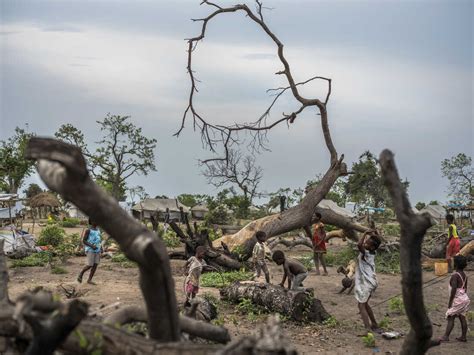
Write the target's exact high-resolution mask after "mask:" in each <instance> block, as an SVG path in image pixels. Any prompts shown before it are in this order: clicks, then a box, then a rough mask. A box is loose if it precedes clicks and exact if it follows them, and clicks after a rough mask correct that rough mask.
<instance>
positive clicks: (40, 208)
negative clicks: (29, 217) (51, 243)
mask: <svg viewBox="0 0 474 355" xmlns="http://www.w3.org/2000/svg"><path fill="white" fill-rule="evenodd" d="M28 205H29V206H30V207H31V208H32V209H33V215H34V214H35V213H34V209H36V211H37V212H38V215H39V217H40V218H41V217H43V216H44V218H46V215H47V213H48V212H53V211H57V209H58V208H59V207H61V202H59V200H58V198H57V197H56V196H54V195H53V194H52V193H50V192H41V193H39V194H37V195H35V196H33V197H32V198H30V200H29V201H28Z"/></svg>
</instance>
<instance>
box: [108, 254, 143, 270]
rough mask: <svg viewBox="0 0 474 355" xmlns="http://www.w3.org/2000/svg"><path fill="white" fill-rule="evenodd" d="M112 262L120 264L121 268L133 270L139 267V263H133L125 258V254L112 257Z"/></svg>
mask: <svg viewBox="0 0 474 355" xmlns="http://www.w3.org/2000/svg"><path fill="white" fill-rule="evenodd" d="M111 260H112V262H114V263H119V264H120V266H121V267H124V268H132V267H137V263H135V262H134V261H131V260H130V259H129V258H127V257H126V256H125V254H123V253H117V254H114V255H113V256H112V259H111Z"/></svg>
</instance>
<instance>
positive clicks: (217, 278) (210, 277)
mask: <svg viewBox="0 0 474 355" xmlns="http://www.w3.org/2000/svg"><path fill="white" fill-rule="evenodd" d="M251 277H252V273H251V272H248V271H244V270H239V271H231V272H222V273H221V272H206V273H204V274H202V276H201V286H203V287H216V288H220V287H225V286H229V285H230V284H231V283H234V282H235V281H243V280H249V279H250V278H251Z"/></svg>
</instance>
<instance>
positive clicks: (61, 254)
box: [53, 233, 82, 263]
mask: <svg viewBox="0 0 474 355" xmlns="http://www.w3.org/2000/svg"><path fill="white" fill-rule="evenodd" d="M81 245H82V238H81V236H80V235H79V233H73V234H69V235H66V237H65V238H64V240H63V242H62V243H60V244H59V245H57V246H56V247H54V249H53V252H54V254H55V255H56V256H57V257H58V258H59V259H60V261H61V262H63V263H64V262H66V260H67V258H68V257H69V256H72V255H74V253H75V252H76V249H77V248H78V247H80V246H81Z"/></svg>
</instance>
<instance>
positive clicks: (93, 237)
mask: <svg viewBox="0 0 474 355" xmlns="http://www.w3.org/2000/svg"><path fill="white" fill-rule="evenodd" d="M89 224H90V225H91V227H90V228H89V229H87V230H86V231H85V233H84V237H83V238H82V243H83V244H84V246H85V251H86V257H87V265H86V266H85V267H84V268H83V269H82V271H81V272H80V273H79V276H78V277H77V281H78V282H79V283H81V282H82V277H83V276H84V273H85V272H86V271H87V270H91V271H90V272H89V278H88V279H87V283H88V284H91V285H95V283H94V282H93V281H92V278H93V277H94V274H95V272H96V270H97V266H98V265H99V262H100V251H101V242H102V238H101V235H100V230H99V228H98V227H97V224H96V223H95V222H92V221H90V220H89Z"/></svg>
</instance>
